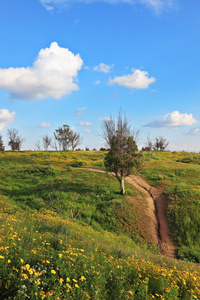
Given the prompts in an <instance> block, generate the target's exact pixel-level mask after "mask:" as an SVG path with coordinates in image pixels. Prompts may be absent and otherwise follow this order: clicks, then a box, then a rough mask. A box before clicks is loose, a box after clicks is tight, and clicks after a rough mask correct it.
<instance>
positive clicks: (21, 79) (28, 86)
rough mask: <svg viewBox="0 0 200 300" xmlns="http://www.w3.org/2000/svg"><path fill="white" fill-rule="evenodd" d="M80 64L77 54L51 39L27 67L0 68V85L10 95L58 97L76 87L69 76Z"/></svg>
mask: <svg viewBox="0 0 200 300" xmlns="http://www.w3.org/2000/svg"><path fill="white" fill-rule="evenodd" d="M82 65H83V61H82V59H81V58H80V55H79V54H76V55H74V54H73V53H72V52H70V51H69V50H68V49H65V48H61V47H59V46H58V44H57V43H56V42H54V43H52V44H51V45H50V48H46V49H41V50H40V52H39V55H38V57H37V59H36V61H35V62H34V63H33V65H32V66H31V67H27V68H9V69H0V88H2V89H4V90H6V91H8V92H9V93H10V96H11V98H17V99H25V100H34V99H45V98H48V97H53V98H55V99H60V98H61V97H62V96H64V95H66V94H70V93H71V92H72V91H75V90H78V85H77V84H75V83H74V82H73V80H74V79H76V77H77V74H78V71H79V70H80V69H81V67H82Z"/></svg>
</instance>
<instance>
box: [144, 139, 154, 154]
mask: <svg viewBox="0 0 200 300" xmlns="http://www.w3.org/2000/svg"><path fill="white" fill-rule="evenodd" d="M144 150H145V151H149V156H151V151H152V150H153V142H152V140H151V138H150V134H148V136H147V141H146V147H145V148H144Z"/></svg>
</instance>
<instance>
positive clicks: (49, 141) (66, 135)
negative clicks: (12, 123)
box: [0, 125, 82, 151]
mask: <svg viewBox="0 0 200 300" xmlns="http://www.w3.org/2000/svg"><path fill="white" fill-rule="evenodd" d="M7 138H8V146H9V147H10V148H11V150H12V151H20V150H21V147H22V144H23V142H24V141H25V138H23V137H22V136H21V135H20V134H19V131H18V130H17V129H15V128H12V129H8V130H7ZM81 142H82V137H81V136H80V134H79V133H76V132H75V131H74V130H72V129H71V128H70V127H69V126H68V125H63V126H62V127H59V128H58V129H55V132H54V138H52V137H50V136H48V135H47V134H46V135H44V136H43V137H42V146H43V148H44V149H45V150H46V151H47V150H48V148H49V147H51V148H53V149H55V150H62V151H66V150H69V149H71V150H75V148H76V147H78V146H79V145H80V144H81ZM35 146H36V147H37V150H41V144H40V141H37V142H36V143H35ZM4 150H5V146H4V144H3V137H2V135H1V134H0V151H4Z"/></svg>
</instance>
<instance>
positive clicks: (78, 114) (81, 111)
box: [74, 107, 87, 116]
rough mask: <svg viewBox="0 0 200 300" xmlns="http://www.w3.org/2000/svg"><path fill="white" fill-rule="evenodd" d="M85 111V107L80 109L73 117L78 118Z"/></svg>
mask: <svg viewBox="0 0 200 300" xmlns="http://www.w3.org/2000/svg"><path fill="white" fill-rule="evenodd" d="M86 109H87V107H81V108H79V109H77V110H76V112H75V114H74V115H75V116H80V115H82V113H83V111H84V110H86Z"/></svg>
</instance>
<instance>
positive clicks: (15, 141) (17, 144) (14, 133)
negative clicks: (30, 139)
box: [7, 128, 25, 151]
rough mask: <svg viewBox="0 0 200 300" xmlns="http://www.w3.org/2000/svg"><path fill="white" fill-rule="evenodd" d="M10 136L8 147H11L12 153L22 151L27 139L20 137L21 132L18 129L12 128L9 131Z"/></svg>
mask: <svg viewBox="0 0 200 300" xmlns="http://www.w3.org/2000/svg"><path fill="white" fill-rule="evenodd" d="M7 136H8V140H9V142H8V145H9V146H10V147H11V150H12V151H15V150H18V151H20V149H21V146H22V143H23V142H24V141H25V138H22V137H21V136H19V132H18V130H17V129H15V128H12V129H8V131H7Z"/></svg>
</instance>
